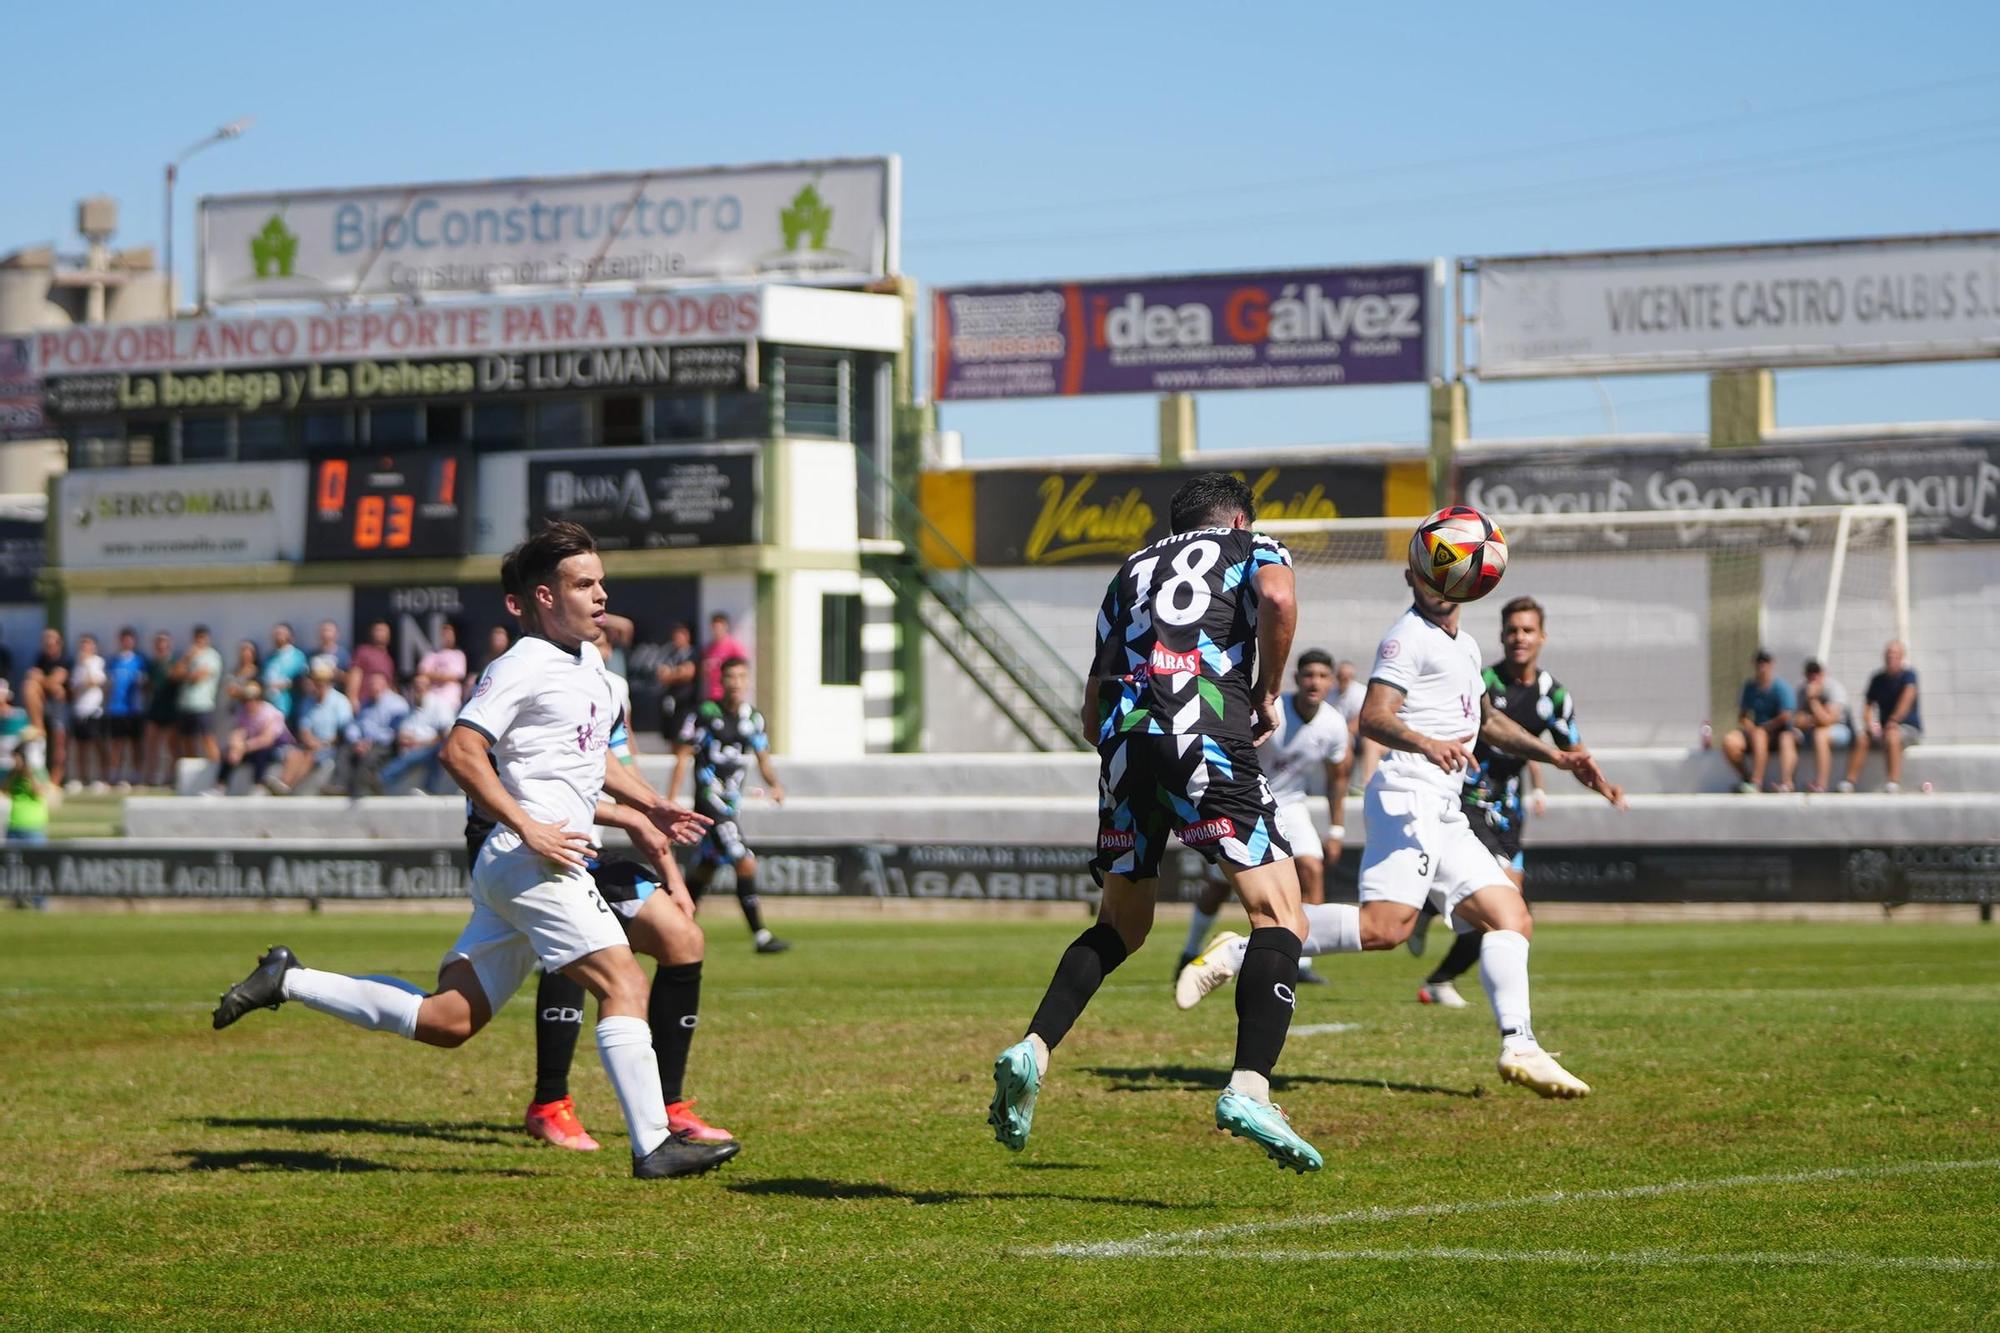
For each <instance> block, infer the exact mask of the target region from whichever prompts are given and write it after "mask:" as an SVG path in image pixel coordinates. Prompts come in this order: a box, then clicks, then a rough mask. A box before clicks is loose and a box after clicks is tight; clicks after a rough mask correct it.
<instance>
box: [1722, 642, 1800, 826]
mask: <svg viewBox="0 0 2000 1333" xmlns="http://www.w3.org/2000/svg"><path fill="white" fill-rule="evenodd" d="M1755 667H1756V674H1755V675H1753V676H1751V678H1750V679H1749V680H1746V681H1744V682H1743V694H1742V697H1741V698H1740V700H1739V701H1738V703H1737V706H1736V707H1737V714H1738V716H1737V719H1736V730H1734V731H1732V732H1730V733H1729V734H1728V735H1727V736H1724V737H1723V738H1722V755H1723V757H1724V758H1725V759H1727V760H1728V761H1729V762H1730V763H1731V764H1733V765H1735V766H1736V772H1737V775H1738V776H1739V777H1740V778H1741V779H1742V781H1741V782H1739V783H1738V784H1737V786H1736V790H1738V791H1740V792H1754V791H1759V790H1761V789H1762V788H1763V786H1764V770H1765V768H1766V767H1767V766H1768V765H1769V764H1770V762H1771V751H1772V750H1773V749H1774V748H1775V749H1776V750H1777V752H1778V787H1777V790H1779V791H1790V790H1791V789H1792V774H1793V773H1794V772H1795V771H1796V770H1797V768H1798V766H1799V747H1798V742H1797V741H1796V740H1795V739H1794V733H1793V731H1792V712H1793V710H1794V709H1795V708H1797V707H1798V701H1797V699H1795V698H1794V697H1793V695H1792V687H1791V686H1790V685H1787V684H1786V683H1785V682H1784V681H1782V680H1779V679H1778V678H1777V668H1776V667H1775V666H1774V665H1773V664H1772V660H1771V654H1770V653H1769V652H1768V651H1766V650H1765V649H1762V648H1759V649H1758V650H1757V657H1756V660H1755Z"/></svg>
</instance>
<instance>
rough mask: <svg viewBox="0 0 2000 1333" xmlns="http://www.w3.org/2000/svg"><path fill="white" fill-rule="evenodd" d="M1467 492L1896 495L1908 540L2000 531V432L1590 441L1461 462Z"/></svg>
mask: <svg viewBox="0 0 2000 1333" xmlns="http://www.w3.org/2000/svg"><path fill="white" fill-rule="evenodd" d="M1458 476H1459V495H1460V496H1461V498H1463V500H1464V501H1465V503H1466V504H1469V505H1472V506H1473V507H1474V508H1477V509H1484V510H1486V511H1487V512H1489V513H1492V514H1495V515H1500V516H1505V515H1508V514H1520V513H1531V514H1532V513H1588V514H1607V515H1612V514H1617V513H1619V512H1621V511H1627V512H1629V511H1633V510H1658V509H1686V510H1728V509H1752V508H1786V507H1792V506H1800V505H1847V504H1900V505H1902V506H1904V507H1905V508H1906V509H1908V510H1909V515H1910V540H1912V541H1995V540H2000V436H1996V437H1990V438H1984V439H1981V438H1977V437H1970V436H1964V437H1938V438H1930V439H1909V440H1905V439H1898V440H1893V441H1889V440H1885V441H1874V442H1866V443H1838V444H1813V445H1802V446H1798V447H1794V448H1785V447H1780V446H1773V445H1765V446H1760V447H1757V448H1751V449H1703V448H1699V447H1692V446H1690V447H1687V448H1668V449H1614V448H1604V449H1591V450H1588V451H1585V450H1567V451H1564V452H1561V453H1556V452H1548V453H1537V454H1531V455H1512V456H1509V457H1506V458H1496V459H1492V460H1483V459H1482V460H1477V461H1466V462H1462V463H1461V464H1460V465H1459V470H1458Z"/></svg>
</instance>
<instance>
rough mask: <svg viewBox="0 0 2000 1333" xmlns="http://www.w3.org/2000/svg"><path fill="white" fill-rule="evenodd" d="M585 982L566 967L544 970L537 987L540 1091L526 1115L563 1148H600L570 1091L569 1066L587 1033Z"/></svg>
mask: <svg viewBox="0 0 2000 1333" xmlns="http://www.w3.org/2000/svg"><path fill="white" fill-rule="evenodd" d="M583 997H584V989H583V986H582V984H581V983H579V982H577V981H575V980H573V979H571V978H569V977H566V976H564V975H563V974H562V973H561V972H544V973H542V975H541V980H540V982H539V983H537V985H536V988H535V1094H534V1098H533V1100H532V1101H530V1102H529V1103H528V1110H527V1112H526V1114H525V1115H524V1116H523V1118H522V1124H523V1127H524V1128H526V1129H527V1131H528V1133H530V1134H532V1135H533V1136H534V1137H536V1138H538V1139H541V1140H542V1141H544V1142H546V1143H552V1144H554V1145H555V1146H556V1147H558V1148H568V1149H571V1150H572V1151H575V1152H596V1151H597V1148H598V1143H597V1140H596V1139H594V1138H592V1137H591V1136H590V1132H589V1131H588V1130H586V1129H585V1128H584V1127H583V1121H582V1120H580V1119H579V1118H578V1117H577V1114H576V1101H575V1099H574V1098H572V1097H571V1096H570V1094H569V1071H570V1067H571V1066H572V1065H573V1064H575V1062H576V1041H577V1038H578V1037H579V1036H581V1035H582V1033H583Z"/></svg>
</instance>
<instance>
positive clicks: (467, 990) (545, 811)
mask: <svg viewBox="0 0 2000 1333" xmlns="http://www.w3.org/2000/svg"><path fill="white" fill-rule="evenodd" d="M510 558H511V559H513V560H514V561H515V564H516V568H517V570H518V574H519V578H520V587H521V589H522V590H523V592H524V593H526V595H527V603H528V604H527V606H526V607H525V608H524V609H525V611H526V612H527V617H526V618H527V622H528V628H529V631H530V632H529V633H528V634H526V635H524V636H523V637H522V638H521V640H520V641H519V642H517V643H516V644H515V645H514V646H513V647H512V648H510V649H508V650H507V652H506V653H504V654H502V655H501V657H500V658H499V659H498V660H497V661H495V662H494V663H493V664H492V665H491V666H489V667H488V668H487V670H486V672H485V674H484V675H483V676H482V677H481V678H480V681H479V685H478V687H477V688H476V689H475V690H474V691H473V696H472V698H471V699H470V700H469V701H468V702H467V703H466V705H465V707H464V708H463V709H462V710H461V711H460V713H459V716H458V721H457V724H456V725H455V726H454V727H453V728H452V731H451V734H450V736H449V737H448V738H447V739H446V741H445V746H444V750H443V754H442V760H443V763H444V767H445V770H446V771H447V772H449V773H450V774H451V775H452V778H453V779H454V780H455V781H456V782H457V783H458V784H459V786H460V787H461V788H462V789H463V790H464V791H465V794H466V795H467V796H468V797H470V798H471V799H472V801H473V802H474V803H475V804H476V805H477V806H478V807H479V808H480V809H482V810H485V811H487V812H488V813H490V814H492V815H494V816H496V817H497V818H498V819H499V821H500V826H499V827H498V828H496V829H495V830H494V831H493V833H492V834H491V835H490V836H488V837H487V839H486V841H485V843H484V845H483V846H482V847H481V848H480V851H479V857H478V860H477V861H476V862H475V863H474V865H473V871H472V917H471V919H470V920H469V921H468V922H467V923H466V926H465V929H464V930H463V931H462V932H460V934H459V937H458V940H457V942H456V943H455V944H453V945H452V947H451V948H450V949H449V950H448V951H447V952H446V953H445V957H444V962H443V964H442V965H441V966H440V968H439V972H438V988H437V990H436V991H435V992H433V993H431V994H429V995H425V994H423V993H422V992H421V991H420V990H419V989H418V988H417V987H415V986H411V985H409V984H408V983H406V982H400V981H396V980H395V979H393V978H380V977H348V976H342V975H340V974H338V973H333V972H319V971H315V970H313V969H310V968H306V967H303V966H301V965H300V964H299V961H298V959H297V958H296V957H295V956H294V955H293V953H292V951H291V950H289V949H286V948H284V947H283V946H282V945H281V946H276V947H274V948H272V949H271V950H269V951H268V952H267V953H265V955H264V957H263V958H262V959H260V960H259V962H258V966H257V969H256V971H254V972H252V973H251V974H250V976H249V977H247V978H245V979H244V980H243V981H241V982H238V983H237V984H236V985H234V986H231V987H230V988H229V989H228V990H227V991H225V992H224V993H223V996H222V1000H221V1002H220V1003H219V1004H218V1005H217V1007H216V1010H215V1026H216V1027H217V1028H223V1027H227V1026H229V1025H230V1024H231V1023H234V1022H235V1021H236V1020H237V1019H239V1018H241V1017H242V1016H243V1015H244V1014H246V1013H248V1012H249V1011H250V1010H252V1009H256V1008H277V1007H278V1006H279V1005H280V1004H282V1003H284V1001H286V1000H299V1001H301V1002H302V1003H304V1004H305V1005H306V1006H307V1007H308V1008H311V1009H317V1010H319V1011H320V1012H322V1013H327V1014H332V1015H333V1016H335V1017H337V1018H340V1019H343V1020H345V1021H347V1022H349V1023H352V1024H354V1025H355V1026H357V1027H364V1028H369V1029H372V1030H375V1031H383V1032H395V1033H397V1034H398V1035H401V1036H404V1037H408V1038H412V1039H414V1040H418V1041H422V1042H426V1043H428V1044H430V1045H434V1046H445V1047H452V1046H459V1045H462V1044H463V1043H464V1042H465V1041H466V1040H468V1039H469V1038H470V1037H471V1036H472V1035H473V1034H474V1033H476V1032H478V1031H479V1030H480V1029H481V1028H483V1027H485V1026H486V1024H487V1023H488V1022H489V1021H490V1020H491V1019H492V1017H493V1014H494V1012H495V1011H496V1010H498V1009H499V1007H500V1006H501V1005H503V1004H505V1003H506V1002H507V1000H508V998H509V997H510V996H511V995H513V993H514V991H515V990H517V989H518V988H519V987H520V984H521V983H522V982H523V981H524V980H526V979H527V977H528V975H529V973H531V972H533V971H534V969H535V966H536V964H537V963H538V962H539V963H540V965H541V966H542V967H544V968H546V969H560V970H562V971H565V972H567V973H568V974H569V975H570V976H572V977H574V978H575V979H576V980H578V981H580V982H582V983H583V985H584V987H585V989H587V990H589V991H590V992H591V993H592V994H594V995H595V996H596V997H597V1004H598V1024H597V1046H598V1052H599V1055H600V1056H601V1057H602V1059H603V1062H604V1070H605V1074H606V1075H607V1077H608V1078H609V1080H610V1082H611V1086H612V1089H613V1091H614V1092H615V1093H616V1094H617V1097H618V1102H619V1105H620V1107H621V1108H622V1109H623V1111H624V1113H625V1123H626V1128H627V1130H628V1131H629V1133H630V1138H631V1144H632V1150H633V1158H632V1174H633V1175H634V1176H637V1177H640V1178H646V1179H650V1178H655V1177H660V1176H675V1175H686V1174H690V1173H692V1172H697V1171H705V1170H708V1169H709V1168H711V1167H714V1166H718V1165H720V1164H721V1163H723V1162H725V1161H727V1160H729V1158H731V1157H733V1156H735V1155H736V1152H737V1145H735V1144H734V1143H695V1142H691V1141H689V1140H688V1139H687V1138H686V1137H685V1136H682V1135H676V1134H673V1133H672V1132H671V1131H670V1129H669V1126H668V1121H667V1112H666V1104H665V1101H664V1100H663V1097H662V1093H661V1086H660V1074H659V1069H658V1066H657V1065H656V1063H655V1061H654V1054H653V1043H652V1033H651V1031H650V1029H649V1028H648V1026H647V1023H646V1019H645V1017H644V1015H645V1013H646V1003H647V984H646V977H645V974H644V973H643V972H641V971H640V970H639V965H638V962H637V961H636V960H635V959H634V958H633V956H632V950H631V948H630V947H629V946H628V944H627V943H626V937H627V932H628V931H629V932H630V933H631V935H632V938H633V939H635V940H642V941H644V943H643V945H642V947H645V948H647V950H648V952H655V951H656V950H660V945H659V941H658V940H657V939H656V938H653V936H654V935H655V932H653V931H651V929H650V927H649V926H648V925H647V923H646V922H645V920H644V915H643V913H642V914H641V915H640V916H637V917H635V918H634V919H633V920H632V921H631V922H630V923H628V925H627V926H626V927H625V928H624V929H621V928H620V926H619V924H618V919H617V917H615V916H614V915H613V913H612V911H611V909H610V908H609V907H608V906H606V905H605V902H604V900H603V898H602V897H601V896H600V895H599V894H598V892H597V889H596V887H595V885H594V884H593V883H592V881H591V878H590V875H589V873H588V872H587V870H586V869H585V864H586V862H587V860H588V858H589V856H590V853H591V852H592V850H593V848H592V845H591V844H592V834H593V830H594V828H595V826H596V822H597V817H598V813H599V798H600V797H601V796H602V795H603V794H604V793H605V791H606V790H607V788H609V789H611V790H612V792H613V794H614V795H616V796H619V797H620V798H627V797H630V798H632V799H634V800H645V798H644V797H643V796H640V795H639V794H638V793H637V792H636V790H635V789H634V788H633V785H632V781H631V779H629V778H628V777H627V776H626V775H625V773H624V770H623V768H622V766H620V765H618V764H617V763H616V761H615V760H613V759H612V758H611V756H610V755H609V753H608V745H609V740H610V735H611V731H612V728H613V725H614V723H615V722H616V721H617V720H618V717H617V712H616V708H617V704H616V700H615V697H614V695H613V693H612V688H611V685H610V683H609V676H608V673H607V672H606V671H605V669H604V662H603V659H602V658H601V657H600V656H599V655H598V652H597V649H596V647H595V645H594V644H593V642H592V640H594V639H595V638H596V637H597V626H598V624H599V623H600V622H601V621H602V619H603V616H604V607H605V601H606V598H605V591H604V566H603V562H602V561H601V560H599V558H598V556H597V550H596V544H595V542H594V541H593V540H592V539H591V536H590V534H589V533H588V532H587V531H585V530H584V529H583V528H581V527H579V526H577V525H576V524H574V523H552V524H549V525H547V526H546V527H544V528H543V529H542V530H541V531H540V532H538V533H536V534H535V535H534V536H533V537H530V538H529V539H528V540H527V541H526V542H524V543H523V544H522V545H521V546H520V547H519V548H517V549H516V551H515V552H514V553H513V555H512V556H511V557H510ZM647 813H648V817H649V820H650V822H652V823H653V824H655V825H656V826H658V828H659V830H660V831H661V832H662V833H663V834H665V835H666V836H668V837H670V838H671V839H672V840H673V841H675V842H679V843H682V844H683V845H685V844H688V843H691V842H694V841H697V840H698V839H699V838H700V836H701V834H702V832H703V829H704V826H705V824H706V822H707V821H706V820H704V819H702V818H701V817H700V816H698V815H695V814H694V813H693V812H691V811H686V810H680V809H678V808H677V807H674V806H672V805H671V804H669V803H668V802H666V801H664V800H663V799H661V798H659V797H657V796H654V797H652V798H651V800H650V802H649V804H648V806H647ZM664 906H665V904H664V903H662V904H661V907H664ZM661 951H662V952H663V950H661Z"/></svg>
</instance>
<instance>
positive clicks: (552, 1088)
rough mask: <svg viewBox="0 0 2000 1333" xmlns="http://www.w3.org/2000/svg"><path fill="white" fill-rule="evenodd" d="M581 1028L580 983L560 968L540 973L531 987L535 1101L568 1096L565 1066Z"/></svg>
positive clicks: (567, 1064)
mask: <svg viewBox="0 0 2000 1333" xmlns="http://www.w3.org/2000/svg"><path fill="white" fill-rule="evenodd" d="M581 1031H583V985H582V983H581V982H575V981H571V980H570V979H569V978H568V977H566V976H564V975H563V974H562V973H560V972H544V973H542V984H541V985H540V986H538V987H536V988H535V1102H536V1103H537V1104H538V1105H539V1104H540V1103H542V1102H555V1101H561V1100H562V1099H563V1098H565V1097H567V1096H569V1067H570V1064H571V1063H572V1062H573V1061H574V1060H575V1059H576V1037H577V1034H578V1033H579V1032H581Z"/></svg>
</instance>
